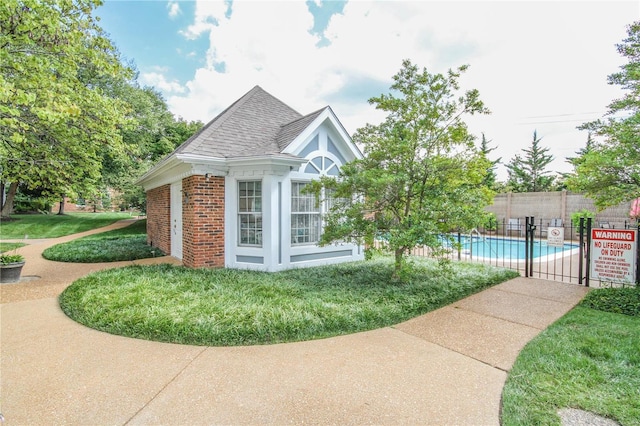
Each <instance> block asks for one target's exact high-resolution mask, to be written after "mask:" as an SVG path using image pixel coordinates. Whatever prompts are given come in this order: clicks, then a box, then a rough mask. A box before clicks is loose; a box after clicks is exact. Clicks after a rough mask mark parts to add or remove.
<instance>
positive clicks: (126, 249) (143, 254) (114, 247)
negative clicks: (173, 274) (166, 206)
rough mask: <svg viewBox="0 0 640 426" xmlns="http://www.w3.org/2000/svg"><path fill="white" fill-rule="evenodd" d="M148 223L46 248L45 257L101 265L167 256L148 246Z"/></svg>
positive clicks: (141, 221)
mask: <svg viewBox="0 0 640 426" xmlns="http://www.w3.org/2000/svg"><path fill="white" fill-rule="evenodd" d="M146 226H147V221H146V220H139V221H137V222H134V223H133V224H131V225H129V226H127V227H125V228H120V229H115V230H113V231H107V232H102V233H100V234H94V235H89V236H86V237H83V238H79V239H77V240H73V241H70V242H68V243H63V244H57V245H55V246H53V247H49V248H48V249H46V250H45V251H44V252H43V253H42V256H43V257H44V258H45V259H49V260H55V261H58V262H79V263H99V262H118V261H123V260H136V259H146V258H149V257H157V256H163V255H164V253H162V251H160V250H159V249H157V248H153V247H150V246H148V245H147V234H146V232H147V230H146Z"/></svg>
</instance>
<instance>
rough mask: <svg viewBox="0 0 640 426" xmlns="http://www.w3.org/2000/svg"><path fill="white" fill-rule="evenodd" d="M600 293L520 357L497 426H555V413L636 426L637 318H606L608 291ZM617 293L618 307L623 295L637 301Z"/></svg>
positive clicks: (639, 409)
mask: <svg viewBox="0 0 640 426" xmlns="http://www.w3.org/2000/svg"><path fill="white" fill-rule="evenodd" d="M603 290H605V291H604V292H602V290H596V291H593V292H591V293H590V294H589V295H588V296H587V298H585V300H584V301H583V302H582V303H581V304H580V305H579V306H578V307H576V308H575V309H573V310H572V311H570V312H569V313H568V314H567V315H565V316H564V317H563V318H561V319H560V320H559V321H557V322H556V323H555V324H553V325H552V326H551V327H549V328H548V329H546V330H545V331H544V332H543V333H541V334H540V335H539V336H538V337H536V338H535V339H534V340H532V341H531V342H529V344H528V345H527V346H526V347H525V348H524V350H523V351H522V352H521V353H520V355H519V356H518V359H517V360H516V363H515V365H514V366H513V368H512V370H511V372H510V374H509V377H508V379H507V382H506V385H505V388H504V390H503V395H502V402H503V409H502V424H503V425H523V424H536V425H560V419H559V417H558V415H557V411H558V410H559V409H561V408H579V409H582V410H586V411H591V412H594V413H597V414H600V415H602V416H605V417H609V418H612V419H614V420H616V421H618V422H619V423H620V424H622V425H626V426H632V425H635V426H637V425H640V316H631V315H624V314H620V313H615V312H606V311H611V310H616V308H613V309H612V303H611V292H610V290H611V289H603ZM621 290H625V291H624V292H620V293H619V295H618V296H617V297H618V298H619V300H620V301H621V303H622V304H623V305H625V306H627V305H628V303H629V300H630V296H629V290H632V291H635V292H636V296H635V301H636V302H635V303H638V301H639V300H640V299H639V298H638V297H637V295H638V293H640V290H638V289H621ZM599 292H602V293H601V294H605V295H606V296H605V297H604V298H603V297H602V295H599V294H598V293H599ZM601 300H605V302H604V303H601V302H600V301H601ZM594 301H595V302H594ZM589 306H597V307H598V309H593V308H592V307H589ZM600 309H604V310H600ZM635 312H638V311H637V309H636V310H635Z"/></svg>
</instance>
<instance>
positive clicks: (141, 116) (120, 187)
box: [102, 80, 202, 208]
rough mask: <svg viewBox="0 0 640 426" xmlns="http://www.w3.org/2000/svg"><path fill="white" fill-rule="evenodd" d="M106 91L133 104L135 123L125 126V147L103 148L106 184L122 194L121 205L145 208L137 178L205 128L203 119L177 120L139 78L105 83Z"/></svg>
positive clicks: (130, 115) (157, 93) (132, 116)
mask: <svg viewBox="0 0 640 426" xmlns="http://www.w3.org/2000/svg"><path fill="white" fill-rule="evenodd" d="M103 90H104V91H105V93H109V94H110V95H111V96H113V97H116V98H119V99H120V100H122V101H124V102H126V103H127V105H128V106H129V114H128V118H129V119H130V120H131V122H132V123H134V125H133V126H129V127H128V128H124V129H121V135H122V142H123V149H121V150H116V151H114V150H112V149H110V146H105V147H103V151H102V168H103V173H102V183H103V185H104V187H106V188H110V189H113V190H115V191H116V192H117V193H118V194H119V204H121V205H122V206H126V207H138V208H144V202H145V194H144V192H143V190H142V188H141V187H140V186H139V185H135V181H136V180H137V179H138V178H139V177H140V176H142V175H143V174H144V173H145V172H147V171H148V170H149V169H150V168H151V166H152V165H153V164H155V163H156V162H157V161H158V160H159V159H161V158H162V157H164V156H166V155H167V154H169V153H171V152H172V151H173V150H174V149H175V148H177V147H178V146H179V145H180V144H181V143H182V142H184V141H185V140H187V139H188V138H189V137H191V136H192V135H193V134H194V133H195V132H196V131H197V130H198V129H200V128H201V127H202V123H201V122H200V121H193V122H188V121H185V120H183V119H181V118H179V119H176V118H175V117H174V116H173V114H172V113H171V112H170V111H169V107H168V106H167V104H166V102H165V101H164V99H163V97H162V95H161V94H160V93H159V92H158V91H157V90H155V89H154V88H152V87H140V86H139V85H138V83H137V81H135V80H132V81H109V82H108V83H107V82H103Z"/></svg>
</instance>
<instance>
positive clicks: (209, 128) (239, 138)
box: [175, 86, 321, 158]
mask: <svg viewBox="0 0 640 426" xmlns="http://www.w3.org/2000/svg"><path fill="white" fill-rule="evenodd" d="M320 112H321V111H317V112H316V113H312V114H309V115H307V116H304V117H303V116H302V115H301V114H300V113H298V112H297V111H295V110H293V109H292V108H291V107H289V106H288V105H286V104H285V103H283V102H282V101H280V100H278V99H277V98H275V97H273V96H272V95H270V94H269V93H267V92H266V91H264V90H263V89H262V88H261V87H260V86H255V87H254V88H253V89H251V90H250V91H249V92H247V93H246V94H245V95H244V96H242V97H241V98H240V99H238V100H237V101H236V102H234V103H233V104H232V105H231V106H230V107H229V108H227V109H226V110H224V111H222V112H221V113H220V114H219V115H218V116H217V117H215V118H214V119H213V120H211V121H210V122H209V123H207V124H206V125H205V126H204V127H203V128H202V129H201V130H200V131H199V132H198V133H196V134H194V135H193V136H192V137H191V138H189V139H188V140H187V141H186V142H184V143H183V144H182V145H180V146H179V147H178V148H177V149H176V151H175V153H176V154H194V155H203V156H208V157H217V158H230V157H245V156H261V155H273V154H279V153H281V152H282V150H283V149H284V148H285V147H286V146H287V145H288V144H289V143H291V141H293V139H294V138H295V137H296V136H297V135H298V134H300V132H302V131H303V130H304V128H305V127H306V126H308V125H309V123H311V121H313V118H315V117H316V116H317V114H319V113H320ZM314 114H315V116H314ZM312 116H313V117H312Z"/></svg>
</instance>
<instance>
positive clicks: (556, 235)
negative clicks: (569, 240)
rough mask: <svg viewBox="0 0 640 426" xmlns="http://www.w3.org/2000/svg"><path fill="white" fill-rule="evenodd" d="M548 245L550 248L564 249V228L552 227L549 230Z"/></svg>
mask: <svg viewBox="0 0 640 426" xmlns="http://www.w3.org/2000/svg"><path fill="white" fill-rule="evenodd" d="M547 245H548V246H549V247H564V228H561V227H556V226H550V227H549V229H548V230H547Z"/></svg>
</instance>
